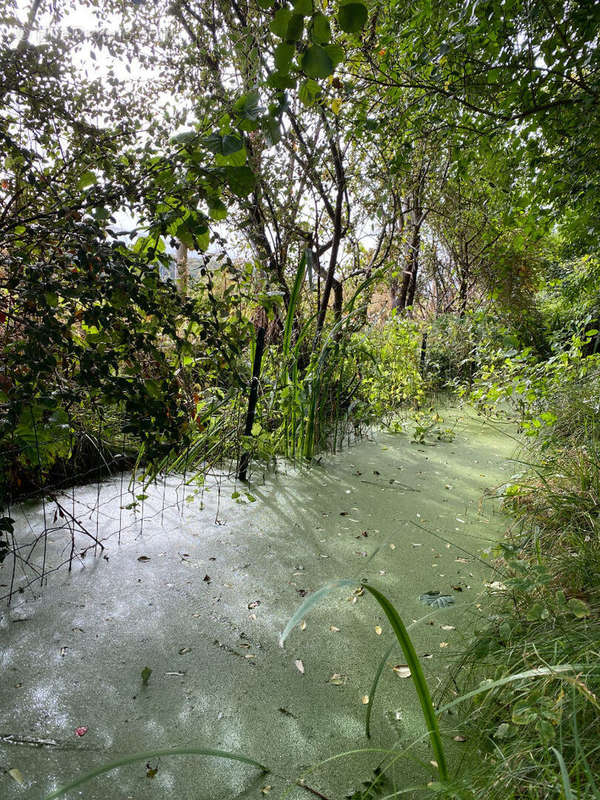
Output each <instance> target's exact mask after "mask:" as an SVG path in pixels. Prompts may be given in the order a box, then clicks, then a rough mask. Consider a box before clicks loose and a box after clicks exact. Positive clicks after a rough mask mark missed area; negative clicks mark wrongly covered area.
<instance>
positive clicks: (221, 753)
mask: <svg viewBox="0 0 600 800" xmlns="http://www.w3.org/2000/svg"><path fill="white" fill-rule="evenodd" d="M188 755H195V756H214V757H215V758H226V759H229V760H230V761H241V762H242V763H244V764H250V766H252V767H256V768H257V769H260V770H261V771H262V772H270V770H269V768H268V767H265V766H264V765H263V764H259V762H258V761H254V759H252V758H248V757H247V756H243V755H240V754H238V753H228V752H226V751H225V750H212V749H211V748H209V747H174V748H171V749H166V750H148V751H147V752H144V753H135V754H133V755H130V756H123V758H119V759H117V760H116V761H111V762H110V763H109V764H104V765H103V766H101V767H97V768H96V769H94V770H92V771H91V772H88V773H87V774H86V775H82V776H81V777H80V778H77V779H76V780H74V781H72V782H71V783H68V784H66V785H65V786H61V788H60V789H56V790H55V791H54V792H51V793H50V794H49V795H47V796H46V797H45V798H44V800H55V798H57V797H62V796H63V795H65V794H66V793H67V792H70V791H71V790H72V789H77V788H78V787H79V786H82V785H83V784H84V783H87V782H88V781H91V780H92V779H93V778H96V777H98V775H102V774H104V773H105V772H111V771H112V770H113V769H117V768H118V767H125V766H127V764H133V763H135V762H136V761H149V760H150V759H152V758H157V757H159V756H160V757H163V756H188Z"/></svg>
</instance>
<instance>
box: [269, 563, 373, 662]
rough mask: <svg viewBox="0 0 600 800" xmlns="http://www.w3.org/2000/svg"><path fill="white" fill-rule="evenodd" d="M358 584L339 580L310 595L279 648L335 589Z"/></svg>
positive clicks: (286, 629) (299, 609) (285, 630)
mask: <svg viewBox="0 0 600 800" xmlns="http://www.w3.org/2000/svg"><path fill="white" fill-rule="evenodd" d="M358 583H359V581H357V580H356V578H354V579H351V578H339V579H338V580H336V581H331V582H330V583H326V584H325V585H324V586H321V588H320V589H317V591H316V592H313V593H312V594H310V595H309V596H308V597H307V598H306V599H305V600H304V602H303V603H302V604H301V605H300V606H298V608H297V609H296V612H295V613H294V615H293V616H292V617H291V619H290V620H289V622H288V624H287V625H286V626H285V628H284V629H283V632H282V633H281V635H280V637H279V646H280V647H283V645H284V643H285V640H286V639H287V637H288V636H289V635H290V632H291V631H292V630H293V628H295V627H296V625H298V623H299V622H302V620H303V619H304V617H305V616H306V614H307V613H308V612H309V611H310V610H311V609H312V608H313V606H316V604H317V603H318V602H319V601H320V600H322V599H323V598H324V597H327V595H328V594H329V593H330V592H331V591H333V590H334V589H339V588H341V587H342V586H356V585H357V584H358Z"/></svg>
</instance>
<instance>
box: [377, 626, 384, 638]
mask: <svg viewBox="0 0 600 800" xmlns="http://www.w3.org/2000/svg"><path fill="white" fill-rule="evenodd" d="M375 633H376V634H377V636H381V634H382V633H383V630H382V628H381V625H376V626H375Z"/></svg>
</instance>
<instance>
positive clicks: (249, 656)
mask: <svg viewBox="0 0 600 800" xmlns="http://www.w3.org/2000/svg"><path fill="white" fill-rule="evenodd" d="M244 658H256V656H255V655H254V654H253V653H246V655H245V656H244Z"/></svg>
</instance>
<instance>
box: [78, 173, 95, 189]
mask: <svg viewBox="0 0 600 800" xmlns="http://www.w3.org/2000/svg"><path fill="white" fill-rule="evenodd" d="M97 180H98V178H97V177H96V175H95V174H94V173H93V172H90V171H89V170H88V171H87V172H84V173H83V175H82V176H81V177H80V178H79V180H78V181H77V188H78V189H87V187H88V186H92V185H93V184H94V183H96V181H97Z"/></svg>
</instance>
